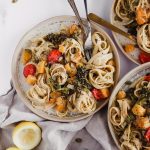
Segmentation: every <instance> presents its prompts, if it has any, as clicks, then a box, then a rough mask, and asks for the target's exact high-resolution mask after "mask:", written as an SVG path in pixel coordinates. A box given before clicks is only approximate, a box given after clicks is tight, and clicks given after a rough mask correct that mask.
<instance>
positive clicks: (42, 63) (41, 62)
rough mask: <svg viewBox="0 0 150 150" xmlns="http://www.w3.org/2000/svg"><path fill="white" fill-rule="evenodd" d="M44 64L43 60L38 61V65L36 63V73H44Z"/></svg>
mask: <svg viewBox="0 0 150 150" xmlns="http://www.w3.org/2000/svg"><path fill="white" fill-rule="evenodd" d="M45 64H46V62H45V61H43V60H42V61H40V62H39V63H38V65H37V71H38V73H44V72H45Z"/></svg>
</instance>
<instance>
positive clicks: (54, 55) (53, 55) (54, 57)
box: [47, 49, 62, 64]
mask: <svg viewBox="0 0 150 150" xmlns="http://www.w3.org/2000/svg"><path fill="white" fill-rule="evenodd" d="M61 55H62V54H61V52H60V51H59V50H57V49H54V50H52V51H51V52H50V53H49V55H48V57H47V59H48V62H49V63H51V64H53V63H56V62H58V61H59V58H60V56H61Z"/></svg>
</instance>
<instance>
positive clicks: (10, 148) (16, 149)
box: [6, 147, 20, 150]
mask: <svg viewBox="0 0 150 150" xmlns="http://www.w3.org/2000/svg"><path fill="white" fill-rule="evenodd" d="M6 150H20V149H19V148H17V147H9V148H7V149H6Z"/></svg>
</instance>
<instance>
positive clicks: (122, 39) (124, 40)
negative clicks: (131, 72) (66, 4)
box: [110, 0, 141, 65]
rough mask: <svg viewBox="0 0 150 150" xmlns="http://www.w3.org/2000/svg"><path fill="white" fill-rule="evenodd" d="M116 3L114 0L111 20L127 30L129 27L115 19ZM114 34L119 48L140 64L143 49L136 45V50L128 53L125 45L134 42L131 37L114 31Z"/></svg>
mask: <svg viewBox="0 0 150 150" xmlns="http://www.w3.org/2000/svg"><path fill="white" fill-rule="evenodd" d="M115 3H116V0H114V3H113V5H112V9H111V14H110V21H111V23H112V24H113V25H115V26H117V27H118V28H120V29H122V30H123V31H125V32H127V29H126V28H125V27H124V26H123V25H121V24H120V23H119V21H116V20H115V12H114V7H115ZM113 36H114V38H115V41H116V42H117V44H118V46H119V48H120V49H121V51H122V52H123V54H124V55H125V56H126V57H127V58H128V59H130V60H131V61H132V62H134V63H136V64H137V65H140V64H141V62H140V61H139V54H140V52H141V50H140V49H139V48H138V47H135V50H134V51H133V52H130V53H127V52H125V50H124V48H123V46H124V45H126V44H134V42H133V41H131V40H130V39H128V38H126V37H124V36H122V35H120V34H118V33H115V32H113Z"/></svg>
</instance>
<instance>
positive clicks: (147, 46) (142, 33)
mask: <svg viewBox="0 0 150 150" xmlns="http://www.w3.org/2000/svg"><path fill="white" fill-rule="evenodd" d="M137 42H138V45H139V46H140V48H141V49H144V51H145V52H147V53H150V24H145V25H143V26H142V27H141V28H140V29H139V30H138V32H137Z"/></svg>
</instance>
